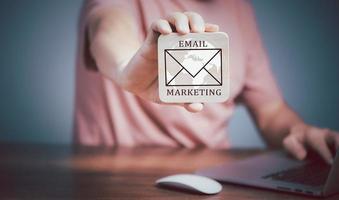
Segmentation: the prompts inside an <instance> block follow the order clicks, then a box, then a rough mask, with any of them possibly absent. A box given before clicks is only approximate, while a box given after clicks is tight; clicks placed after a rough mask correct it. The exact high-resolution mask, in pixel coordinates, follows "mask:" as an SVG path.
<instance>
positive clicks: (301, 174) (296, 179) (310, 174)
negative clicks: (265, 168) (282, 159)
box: [262, 161, 331, 186]
mask: <svg viewBox="0 0 339 200" xmlns="http://www.w3.org/2000/svg"><path fill="white" fill-rule="evenodd" d="M330 169H331V166H330V165H327V164H325V163H322V162H319V161H318V162H310V163H307V164H305V165H301V166H298V167H294V168H290V169H287V170H283V171H279V172H276V173H273V174H268V175H266V176H264V177H262V178H264V179H273V180H278V181H286V182H292V183H299V184H304V185H309V186H321V185H323V184H324V183H325V181H326V179H327V176H328V174H329V172H330Z"/></svg>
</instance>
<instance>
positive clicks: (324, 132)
mask: <svg viewBox="0 0 339 200" xmlns="http://www.w3.org/2000/svg"><path fill="white" fill-rule="evenodd" d="M283 146H284V148H286V149H287V150H288V152H290V153H291V154H292V155H293V156H294V157H296V158H297V159H299V160H303V159H304V158H305V157H306V155H307V152H308V150H313V151H315V152H316V153H318V154H319V155H320V156H321V157H322V158H323V159H324V160H325V161H326V162H327V163H328V164H332V163H333V154H332V152H333V151H332V150H333V149H336V148H339V133H338V132H335V131H331V130H329V129H321V128H317V127H313V126H310V125H306V124H299V125H296V126H294V127H293V128H292V129H291V132H290V133H289V135H288V136H287V137H286V138H285V139H284V140H283Z"/></svg>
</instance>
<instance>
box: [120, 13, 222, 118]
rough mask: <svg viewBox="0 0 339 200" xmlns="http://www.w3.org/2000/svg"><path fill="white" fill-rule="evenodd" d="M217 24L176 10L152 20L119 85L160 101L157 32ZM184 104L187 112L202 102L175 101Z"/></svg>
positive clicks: (199, 107) (185, 30) (214, 27)
mask: <svg viewBox="0 0 339 200" xmlns="http://www.w3.org/2000/svg"><path fill="white" fill-rule="evenodd" d="M218 30H219V27H218V26H217V25H214V24H207V23H205V22H204V19H203V18H202V17H201V16H200V15H199V14H197V13H194V12H185V13H180V12H175V13H172V14H171V15H169V16H168V17H167V18H166V19H159V20H157V21H155V22H153V23H152V25H151V27H150V29H149V31H148V33H147V38H146V40H145V42H144V43H143V44H142V46H141V47H140V49H139V50H138V51H137V53H136V54H135V55H134V57H133V58H132V59H131V60H130V61H129V63H128V64H127V66H126V67H125V68H124V70H123V71H122V73H121V74H120V77H118V81H117V82H118V84H120V86H121V87H123V88H124V89H126V90H127V91H130V92H132V93H134V94H135V95H137V96H140V97H142V98H143V99H147V100H150V101H153V102H156V103H161V101H160V98H159V92H158V54H157V41H158V37H159V35H160V34H164V35H166V34H169V33H172V32H177V33H179V34H187V33H190V32H193V33H200V32H216V31H218ZM176 105H180V106H183V107H185V108H186V109H187V110H188V111H191V112H198V111H201V110H202V109H203V104H202V103H186V104H176Z"/></svg>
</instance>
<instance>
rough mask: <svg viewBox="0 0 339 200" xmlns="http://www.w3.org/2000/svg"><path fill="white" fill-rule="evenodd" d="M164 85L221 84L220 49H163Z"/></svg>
mask: <svg viewBox="0 0 339 200" xmlns="http://www.w3.org/2000/svg"><path fill="white" fill-rule="evenodd" d="M164 51H165V52H164V55H165V56H164V57H165V83H166V86H222V50H221V49H218V48H215V49H214V48H213V49H212V48H209V49H165V50H164Z"/></svg>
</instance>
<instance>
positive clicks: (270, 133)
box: [250, 101, 339, 164]
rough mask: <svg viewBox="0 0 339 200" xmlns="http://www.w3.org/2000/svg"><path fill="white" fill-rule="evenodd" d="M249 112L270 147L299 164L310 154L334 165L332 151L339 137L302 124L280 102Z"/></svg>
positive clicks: (337, 143)
mask: <svg viewBox="0 0 339 200" xmlns="http://www.w3.org/2000/svg"><path fill="white" fill-rule="evenodd" d="M250 112H251V114H252V115H253V116H254V119H255V121H256V123H257V126H258V127H259V129H260V130H261V133H262V135H263V137H264V138H265V140H266V141H267V142H268V144H269V145H271V146H273V147H284V148H285V149H287V150H288V151H289V152H290V153H291V154H292V155H293V156H295V157H296V158H298V159H300V160H302V159H304V158H305V157H306V155H307V152H308V151H309V150H313V151H315V152H317V153H318V154H319V155H320V156H321V157H323V158H324V160H325V161H326V162H327V163H329V164H330V163H332V162H333V156H332V153H331V147H333V148H338V147H339V134H338V133H336V132H334V131H331V130H328V129H320V128H317V127H313V126H311V125H307V124H305V123H304V122H303V120H302V119H300V117H299V116H298V115H297V114H296V113H295V112H294V111H293V110H292V109H291V108H289V107H288V106H287V105H286V103H285V102H281V101H280V102H273V103H270V104H266V105H264V106H261V107H258V108H252V109H251V111H250Z"/></svg>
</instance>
